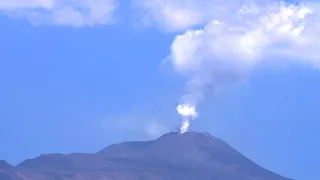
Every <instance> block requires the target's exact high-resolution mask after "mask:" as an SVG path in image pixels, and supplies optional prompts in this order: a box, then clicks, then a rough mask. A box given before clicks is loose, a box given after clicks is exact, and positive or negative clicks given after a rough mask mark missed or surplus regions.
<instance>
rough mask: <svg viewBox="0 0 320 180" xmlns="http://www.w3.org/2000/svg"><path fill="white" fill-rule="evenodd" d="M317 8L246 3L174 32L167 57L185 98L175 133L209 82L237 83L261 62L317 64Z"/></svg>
mask: <svg viewBox="0 0 320 180" xmlns="http://www.w3.org/2000/svg"><path fill="white" fill-rule="evenodd" d="M228 2H229V1H228ZM230 2H233V1H230ZM319 7H320V6H319V4H315V3H312V4H310V5H307V4H297V3H296V4H288V3H284V2H278V3H273V4H267V5H266V4H264V5H261V4H260V5H259V4H256V3H248V4H243V5H241V6H239V7H238V10H237V11H225V12H221V13H220V14H219V16H218V15H211V20H210V21H208V22H207V24H205V25H204V26H203V28H202V29H197V30H187V31H186V32H185V33H183V34H180V35H177V36H176V38H175V39H174V41H173V43H172V45H171V54H170V60H171V62H172V64H173V65H174V69H175V70H176V72H178V73H180V74H182V75H184V76H186V77H187V78H188V79H189V80H188V82H187V84H186V89H187V90H186V91H187V93H186V94H184V95H183V96H182V98H181V101H182V102H186V103H181V104H180V105H178V107H177V111H178V113H179V114H180V115H181V116H182V118H183V123H182V126H181V132H182V133H183V132H185V131H187V130H188V127H189V125H190V121H191V120H192V119H194V118H196V117H197V115H195V116H194V114H197V113H196V106H197V104H198V103H199V102H200V101H201V100H202V99H203V97H204V91H205V90H206V89H207V88H208V86H209V85H210V86H213V87H217V86H224V85H226V84H234V83H237V82H238V81H239V80H242V79H244V78H245V77H246V76H247V74H249V73H250V72H251V70H252V69H253V68H254V67H255V66H256V65H257V64H259V63H260V62H262V61H270V60H277V61H279V60H289V61H294V62H297V61H298V62H303V63H311V64H313V65H315V66H319V61H320V53H318V52H317V51H318V50H319V49H320V44H319V43H318V42H320V35H319V27H320V26H319V25H320V23H319V22H320V18H319V14H318V13H319V10H320V8H319ZM190 8H191V7H190ZM226 9H227V8H226ZM199 13H201V12H200V11H199ZM206 17H207V16H206Z"/></svg>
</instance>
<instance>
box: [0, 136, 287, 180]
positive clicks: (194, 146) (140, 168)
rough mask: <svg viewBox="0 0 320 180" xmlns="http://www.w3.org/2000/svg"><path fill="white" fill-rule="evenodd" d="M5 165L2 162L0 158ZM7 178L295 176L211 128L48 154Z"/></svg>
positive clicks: (264, 179)
mask: <svg viewBox="0 0 320 180" xmlns="http://www.w3.org/2000/svg"><path fill="white" fill-rule="evenodd" d="M0 169H1V163H0ZM0 179H1V180H2V179H4V180H29V179H32V180H82V179H83V180H109V179H110V180H111V179H112V180H198V179H201V180H289V179H288V178H285V177H282V176H280V175H278V174H275V173H273V172H271V171H268V170H266V169H264V168H262V167H260V166H258V165H257V164H255V163H254V162H252V161H251V160H249V159H248V158H246V157H245V156H243V155H242V154H241V153H239V152H238V151H236V150H235V149H233V148H232V147H230V146H229V145H228V144H226V143H225V142H223V141H222V140H220V139H218V138H215V137H213V136H211V135H210V134H206V133H196V132H188V133H185V134H178V133H169V134H165V135H163V136H161V137H160V138H158V139H156V140H152V141H139V142H124V143H119V144H114V145H111V146H108V147H106V148H105V149H103V150H101V151H99V152H97V153H95V154H86V153H77V154H68V155H63V154H45V155H41V156H39V157H37V158H35V159H29V160H26V161H24V162H22V163H21V164H19V165H18V166H17V167H15V168H10V169H8V170H2V171H0Z"/></svg>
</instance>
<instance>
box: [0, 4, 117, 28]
mask: <svg viewBox="0 0 320 180" xmlns="http://www.w3.org/2000/svg"><path fill="white" fill-rule="evenodd" d="M117 7H118V2H117V1H116V0H0V11H1V13H2V14H3V15H7V16H9V17H12V18H25V19H27V20H29V21H30V22H31V23H33V24H54V25H65V26H74V27H80V26H92V25H99V24H108V23H112V22H114V12H115V10H116V9H117Z"/></svg>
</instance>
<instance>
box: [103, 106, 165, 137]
mask: <svg viewBox="0 0 320 180" xmlns="http://www.w3.org/2000/svg"><path fill="white" fill-rule="evenodd" d="M103 124H105V126H103V127H104V128H105V129H106V130H107V131H118V132H122V133H126V134H135V135H138V136H141V137H142V138H145V139H154V138H158V137H159V136H161V135H163V134H165V133H167V132H169V131H170V128H168V127H167V126H166V125H164V124H162V123H160V122H159V121H158V120H157V118H154V117H152V116H150V115H146V114H145V113H143V112H142V111H140V110H133V111H132V112H129V113H127V114H125V115H121V116H119V117H115V118H108V120H107V121H106V120H105V119H104V120H103Z"/></svg>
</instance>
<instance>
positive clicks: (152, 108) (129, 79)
mask: <svg viewBox="0 0 320 180" xmlns="http://www.w3.org/2000/svg"><path fill="white" fill-rule="evenodd" d="M12 2H13V3H12V4H6V3H1V2H0V9H2V12H3V13H2V15H1V17H0V27H1V33H0V36H1V41H0V48H1V58H2V60H1V61H0V63H1V64H0V82H1V84H2V86H1V87H2V88H1V89H0V99H1V103H0V122H1V126H0V142H1V148H0V159H5V160H7V161H8V162H10V163H12V164H17V163H19V162H21V161H22V160H24V159H26V158H33V157H36V156H37V155H39V154H41V153H49V152H62V153H69V152H95V151H98V150H100V149H102V148H104V147H105V146H107V145H109V144H111V143H116V142H121V141H126V140H141V139H152V138H155V137H157V136H158V135H160V134H161V133H164V132H168V131H170V130H174V129H176V128H177V127H178V126H179V125H180V123H181V118H180V117H179V115H178V114H177V112H176V109H175V108H176V105H177V103H179V102H180V100H181V98H182V99H183V101H185V100H186V99H184V97H185V95H188V94H191V95H192V96H188V98H187V100H190V98H189V97H191V101H192V102H194V101H196V102H197V110H198V113H199V117H198V118H197V119H196V120H194V121H192V123H191V129H192V130H197V131H207V132H210V133H211V134H213V135H214V136H217V137H221V138H223V139H224V140H225V141H226V142H228V143H229V144H230V145H232V146H233V147H235V148H236V149H238V150H239V151H240V152H242V153H243V154H244V155H246V156H247V157H249V158H251V159H252V160H254V161H255V162H257V163H258V164H260V165H262V166H264V167H266V168H268V169H270V170H272V171H275V172H277V173H280V174H282V175H285V176H289V177H293V178H297V179H301V180H318V179H319V178H320V176H319V174H318V172H317V170H318V168H317V166H318V162H319V161H320V156H319V155H318V152H319V151H320V143H319V141H318V137H319V135H320V131H319V130H318V129H319V128H318V127H319V125H320V122H319V120H318V118H319V116H320V114H319V111H318V109H317V107H318V103H319V102H320V96H319V95H318V92H319V90H320V71H319V69H318V68H319V66H318V61H319V59H320V58H319V56H318V55H317V49H318V45H317V43H315V41H316V40H318V39H319V38H320V37H319V36H318V35H317V33H316V30H317V29H316V30H312V29H314V27H315V24H316V23H314V24H312V23H311V22H315V20H316V18H314V19H311V20H313V21H310V19H307V18H304V17H303V18H301V16H299V17H295V16H294V17H293V16H290V17H291V19H290V20H291V21H292V24H295V26H294V27H290V28H289V29H288V28H285V27H287V26H286V25H288V20H287V19H285V18H284V19H283V17H286V13H287V12H288V11H285V10H290V12H293V14H298V15H299V13H301V12H302V10H304V12H305V10H306V9H303V8H304V7H302V6H296V7H287V9H285V10H283V8H284V7H285V6H281V5H277V6H275V7H276V12H277V13H278V14H280V15H279V16H275V19H281V18H282V19H281V20H280V22H278V21H276V23H278V24H277V26H273V30H272V31H271V30H270V31H269V30H268V29H267V30H266V29H264V31H263V33H261V32H260V34H259V36H256V34H255V33H254V32H256V31H255V30H256V29H259V28H260V29H263V28H266V27H265V26H264V25H270V24H272V23H275V22H274V21H272V19H271V20H270V19H267V20H265V21H263V22H262V23H256V21H255V20H256V19H258V18H257V17H265V15H268V13H269V12H268V11H266V10H265V9H263V7H268V6H262V5H261V4H263V3H266V2H262V1H261V2H260V1H259V2H260V3H261V4H257V6H255V7H249V8H247V9H249V10H252V11H249V10H248V11H247V12H246V13H247V14H245V15H244V17H243V18H247V19H249V20H252V22H255V23H256V24H254V25H253V26H241V23H240V22H237V23H235V22H236V20H235V19H233V18H232V17H233V16H235V15H234V12H235V11H233V10H234V9H235V10H236V9H239V7H240V6H239V2H238V1H230V3H228V4H222V5H223V6H225V7H228V8H230V9H231V12H229V11H228V12H225V11H223V10H222V9H223V8H221V9H218V8H217V9H214V11H213V10H211V9H210V8H209V7H215V6H214V5H215V4H214V3H215V1H213V0H206V1H203V4H198V3H196V2H198V1H193V0H183V1H179V2H177V3H172V2H173V1H163V3H160V4H159V3H158V2H159V1H157V0H152V1H151V0H150V1H148V2H149V3H150V4H147V3H146V2H145V1H139V0H136V1H132V2H130V3H129V2H128V1H121V2H120V4H119V1H118V2H117V1H112V0H104V2H105V4H104V5H103V6H102V7H103V8H102V7H101V6H99V5H96V4H92V3H90V1H83V4H80V3H79V4H77V3H76V1H75V2H73V3H74V4H72V3H71V5H68V6H67V5H64V3H63V1H42V2H47V4H46V3H40V1H35V0H34V1H31V0H30V1H25V2H30V4H28V3H26V4H21V2H24V1H19V0H16V1H12ZM57 2H60V4H59V3H57ZM70 2H72V1H70ZM245 2H247V3H248V2H249V1H245ZM56 3H57V4H56ZM312 3H317V2H312ZM240 5H241V4H240ZM79 7H80V8H88V10H89V12H91V13H89V14H86V13H83V12H82V11H80V10H79ZM104 7H105V8H104ZM256 7H258V8H260V11H259V12H256V11H253V10H256V9H257V8H256ZM314 7H316V6H314ZM233 8H234V9H233ZM277 8H278V9H277ZM281 8H282V10H283V11H281ZM243 9H245V8H243ZM243 9H242V10H243ZM279 9H280V10H279ZM220 10H221V12H220ZM277 10H278V11H277ZM212 12H220V13H219V16H217V14H214V13H212ZM252 12H254V13H252ZM317 12H318V11H317V9H313V11H312V13H313V14H312V15H313V16H314V17H317V16H316V15H317ZM276 15H277V14H276ZM216 16H217V17H216ZM313 16H311V18H313ZM66 17H68V18H66ZM69 17H71V18H69ZM219 18H220V19H221V20H220V19H219ZM213 20H216V21H213ZM273 20H274V19H273ZM291 21H290V22H291ZM301 21H303V22H304V27H305V28H304V31H303V32H300V31H298V30H299V27H301V26H298V25H296V23H297V22H299V23H300V22H301ZM35 22H36V23H35ZM217 22H218V23H217ZM220 22H225V23H226V26H221V27H220V26H218V25H219V24H221V23H220ZM241 22H242V21H241ZM289 24H290V23H289ZM227 27H229V29H228V28H227ZM243 27H246V28H245V31H244V32H241V33H240V35H239V34H237V33H233V32H232V31H230V28H243ZM268 27H269V26H268ZM308 27H309V28H308ZM281 28H282V29H281ZM194 29H200V30H202V31H201V33H200V35H198V34H197V33H196V31H193V30H194ZM217 29H219V31H216V30H217ZM283 29H285V31H282V30H283ZM310 29H311V30H310ZM187 30H190V31H187ZM280 30H281V31H280ZM186 32H189V34H188V33H186ZM296 32H298V35H297V34H294V33H296ZM178 34H180V35H181V36H180V37H181V38H180V39H179V38H177V37H176V36H177V35H178ZM244 35H246V36H244ZM229 37H231V38H229ZM297 37H302V40H305V41H303V42H304V43H301V42H302V40H301V39H298V38H297ZM245 38H246V39H245ZM248 38H249V40H248ZM250 38H251V39H250ZM181 39H182V40H183V41H182V40H181ZM221 40H223V41H221ZM244 40H246V41H244ZM212 42H218V43H216V44H215V45H217V46H211V45H212V44H211V43H212ZM238 42H239V44H240V45H241V46H235V45H237V43H238ZM316 42H317V41H316ZM244 43H245V44H244ZM239 44H238V45H239ZM252 44H253V45H252ZM216 47H222V49H221V48H218V49H215V48H216ZM224 49H227V50H224ZM252 52H254V53H252ZM220 60H221V61H220ZM199 62H200V63H199ZM208 75H209V76H208ZM195 77H196V78H195ZM212 77H214V78H212ZM226 77H228V78H226ZM194 79H195V80H194ZM186 83H187V85H186ZM226 84H230V85H227V86H225V85H226ZM212 87H217V88H214V90H213V88H212ZM198 93H200V94H201V96H202V97H203V98H198V96H193V95H194V94H198Z"/></svg>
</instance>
